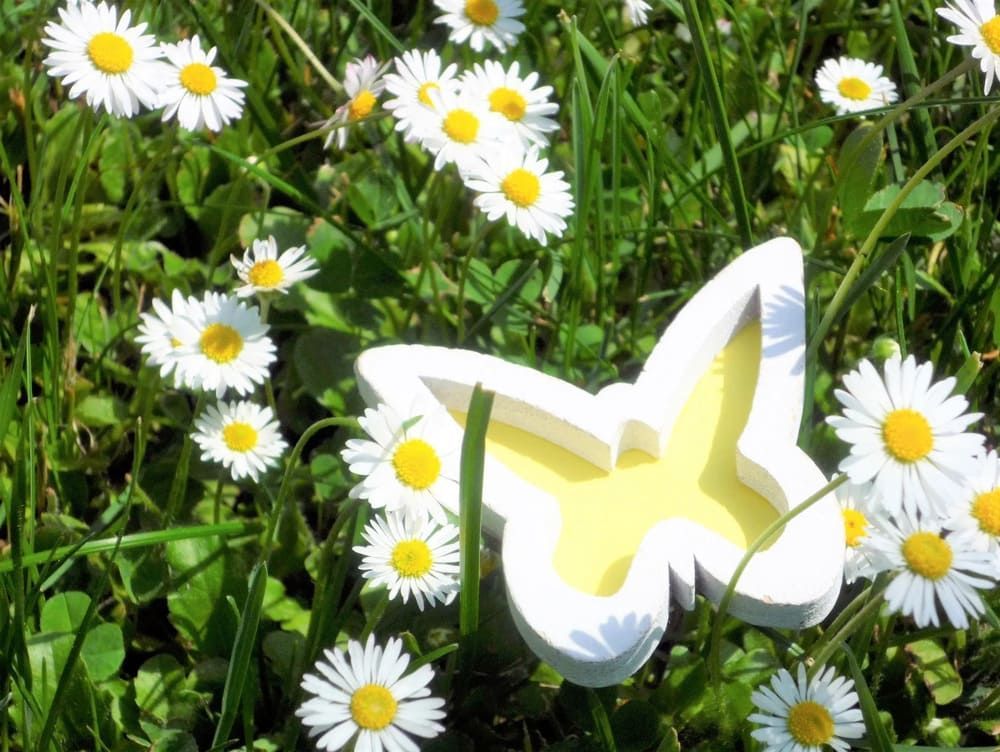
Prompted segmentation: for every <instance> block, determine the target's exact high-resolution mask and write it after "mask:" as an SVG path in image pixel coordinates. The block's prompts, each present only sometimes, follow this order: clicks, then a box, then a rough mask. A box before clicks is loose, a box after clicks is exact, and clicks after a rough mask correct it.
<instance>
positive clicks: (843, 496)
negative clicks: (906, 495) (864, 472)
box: [834, 483, 874, 584]
mask: <svg viewBox="0 0 1000 752" xmlns="http://www.w3.org/2000/svg"><path fill="white" fill-rule="evenodd" d="M834 495H835V496H836V498H837V503H838V504H840V513H841V515H842V516H843V518H844V543H845V552H844V580H845V581H846V582H847V583H848V584H850V583H852V582H854V581H855V580H856V579H857V578H858V577H866V578H869V579H871V577H872V576H873V564H872V561H871V553H870V551H869V550H868V549H866V548H865V546H864V545H863V544H864V542H865V539H866V538H867V537H868V533H869V531H870V530H871V526H872V520H873V519H874V512H873V511H872V507H873V504H872V498H871V496H872V489H871V484H870V483H865V484H864V485H861V486H856V485H854V484H852V483H843V484H841V485H839V486H837V489H836V490H835V491H834Z"/></svg>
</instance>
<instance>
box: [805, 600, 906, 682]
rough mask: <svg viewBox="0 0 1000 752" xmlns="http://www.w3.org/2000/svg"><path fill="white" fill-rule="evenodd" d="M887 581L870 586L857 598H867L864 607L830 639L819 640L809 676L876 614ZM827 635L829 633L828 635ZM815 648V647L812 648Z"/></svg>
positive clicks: (880, 604)
mask: <svg viewBox="0 0 1000 752" xmlns="http://www.w3.org/2000/svg"><path fill="white" fill-rule="evenodd" d="M888 584H889V583H888V581H885V582H883V583H880V584H878V585H872V587H870V588H868V589H867V590H865V592H864V593H862V594H861V595H859V596H858V598H857V600H861V599H862V598H864V597H865V595H867V596H868V602H867V603H865V605H864V607H863V608H862V609H861V610H860V611H858V612H857V613H856V614H854V616H852V617H851V618H850V619H848V620H847V622H846V623H845V624H844V625H843V626H841V627H840V629H839V630H838V631H837V632H835V633H834V634H833V636H832V637H828V636H827V635H826V634H825V635H823V637H822V638H820V642H821V643H822V644H821V646H820V649H819V650H817V651H816V652H815V653H814V654H813V655H812V661H813V662H812V666H810V667H809V675H810V676H812V675H813V674H814V673H816V671H817V670H818V669H820V668H821V667H823V666H825V665H826V662H827V661H828V660H830V656H832V655H833V653H834V651H835V650H836V649H837V647H838V646H839V645H840V643H842V642H843V641H844V640H846V639H847V637H848V636H849V635H851V634H853V633H854V632H855V631H856V630H857V629H858V627H859V626H861V624H863V623H864V622H865V620H866V619H868V617H869V616H871V614H872V612H877V611H878V609H879V608H881V606H882V601H883V598H882V593H883V591H884V590H885V588H886V586H887V585H888ZM828 634H829V633H828ZM813 647H814V648H815V647H816V646H815V645H814V646H813Z"/></svg>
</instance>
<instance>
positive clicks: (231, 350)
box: [175, 292, 275, 397]
mask: <svg viewBox="0 0 1000 752" xmlns="http://www.w3.org/2000/svg"><path fill="white" fill-rule="evenodd" d="M177 339H178V340H180V342H181V343H182V344H181V347H180V351H179V353H178V359H177V365H176V369H177V372H176V376H175V378H176V380H177V381H178V382H179V383H183V384H184V385H185V386H187V387H189V388H191V389H203V390H205V391H214V392H215V394H216V396H217V397H222V395H223V394H224V393H225V391H226V389H229V388H232V389H234V390H236V393H237V394H241V395H242V394H246V393H248V392H250V391H252V390H253V386H254V384H262V383H263V382H264V379H266V378H267V375H268V366H269V365H270V364H271V363H272V361H274V358H275V354H274V343H273V342H272V341H271V340H270V338H269V337H268V336H267V325H266V324H264V323H263V322H262V321H261V320H260V313H259V311H258V310H257V308H256V307H255V306H254V307H248V306H247V305H246V304H244V303H241V302H240V301H239V300H237V299H236V298H230V297H229V296H227V295H220V294H219V293H214V292H207V293H205V297H204V299H203V300H202V301H201V303H199V304H198V305H193V306H189V307H188V311H187V315H186V316H185V317H183V318H179V319H177Z"/></svg>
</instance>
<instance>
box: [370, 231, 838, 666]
mask: <svg viewBox="0 0 1000 752" xmlns="http://www.w3.org/2000/svg"><path fill="white" fill-rule="evenodd" d="M755 320H759V321H760V325H761V357H760V363H759V367H758V373H757V387H756V391H755V393H754V396H753V399H752V403H751V407H750V414H749V417H748V419H747V422H746V425H745V427H744V428H743V431H742V433H741V434H740V437H739V439H738V441H737V447H736V452H737V457H736V470H737V476H738V478H739V479H740V481H742V482H743V483H744V484H746V485H747V486H749V487H750V488H751V489H753V490H754V491H756V492H757V493H758V494H760V495H761V496H763V497H764V498H765V499H767V500H768V501H769V502H770V503H771V505H772V506H774V507H775V509H776V510H777V511H778V512H779V513H784V512H786V511H788V510H789V509H790V508H792V507H794V506H796V505H798V504H800V503H801V502H803V501H804V500H805V499H807V498H808V497H809V496H811V495H812V494H814V493H815V492H816V491H818V490H819V489H820V488H822V487H823V486H824V485H825V484H826V478H825V477H824V475H823V473H822V472H821V471H820V469H819V468H818V467H817V466H816V465H815V463H814V462H813V461H812V460H811V459H810V458H809V457H808V455H806V454H805V452H803V451H802V450H801V449H799V447H798V446H797V445H796V437H797V434H798V429H799V422H800V419H801V415H802V405H803V392H804V362H805V361H804V358H805V296H804V292H803V281H802V252H801V249H800V247H799V245H798V243H796V242H795V241H794V240H792V239H790V238H776V239H774V240H771V241H768V242H766V243H763V244H761V245H758V246H756V247H754V248H751V249H749V250H747V251H745V252H744V253H743V254H741V255H740V256H739V257H737V258H736V259H735V260H734V261H732V262H731V263H730V264H729V265H728V266H727V267H725V268H724V269H723V270H722V271H720V272H719V273H718V274H717V275H716V276H715V277H714V278H713V279H712V280H710V281H709V282H708V283H707V284H706V285H705V286H704V287H702V289H701V290H699V291H698V292H697V293H696V294H695V295H694V296H693V297H692V298H691V299H690V300H689V301H688V303H687V304H686V305H685V306H684V307H683V308H682V309H681V310H680V312H679V313H678V314H677V315H676V316H675V318H674V320H673V321H672V322H671V323H670V325H669V326H668V327H667V329H666V330H665V331H664V333H663V335H662V336H661V338H660V340H659V342H658V343H657V344H656V346H655V347H654V348H653V351H652V352H651V353H650V356H649V358H648V359H647V361H646V364H645V366H644V367H643V369H642V371H641V373H640V374H639V376H638V377H637V378H636V380H635V382H634V383H631V384H629V383H616V384H612V385H610V386H608V387H605V388H604V389H602V390H601V391H600V392H599V393H598V394H596V395H593V394H590V393H589V392H586V391H584V390H582V389H579V388H578V387H575V386H573V385H572V384H569V383H567V382H565V381H562V380H561V379H558V378H555V377H553V376H549V375H547V374H544V373H541V372H540V371H536V370H534V369H531V368H528V367H526V366H521V365H516V364H513V363H508V362H506V361H504V360H502V359H499V358H496V357H493V356H489V355H483V354H480V353H475V352H472V351H468V350H460V349H452V348H445V347H434V346H426V345H389V346H384V347H376V348H372V349H369V350H366V351H364V352H362V353H361V355H359V357H358V359H357V361H356V363H355V371H356V373H357V377H358V386H359V390H360V392H361V394H362V397H363V398H364V400H365V402H366V403H367V404H368V405H370V406H372V407H374V406H376V405H378V404H379V403H385V404H387V405H389V406H390V407H392V408H394V409H395V410H396V411H397V412H399V414H401V415H405V414H407V413H408V412H412V406H413V405H414V404H415V403H422V404H425V405H428V406H433V407H436V408H438V409H440V407H441V406H443V407H444V408H447V409H449V410H457V411H461V412H464V411H465V410H467V406H468V403H469V399H470V397H471V394H472V389H473V387H474V385H475V384H477V383H481V384H482V385H483V387H484V388H486V389H489V390H491V391H493V392H495V395H496V396H495V398H494V405H493V412H492V416H491V420H497V421H501V422H503V423H507V424H510V425H512V426H514V427H516V428H519V429H522V430H525V431H528V432H531V433H533V434H536V435H538V436H540V437H542V438H544V439H547V440H548V441H550V442H552V443H554V444H557V445H559V446H561V447H563V448H565V449H567V450H569V451H571V452H574V453H575V454H577V455H579V456H581V457H583V458H584V459H586V460H588V461H589V462H591V463H593V464H594V465H597V466H598V467H601V468H603V469H605V470H608V471H610V470H612V469H614V467H615V463H616V460H617V457H618V455H619V454H620V453H621V452H624V451H627V450H629V449H640V450H642V451H644V452H646V453H647V454H649V455H651V456H653V457H659V456H660V455H661V454H662V452H663V450H664V449H665V447H666V445H667V442H668V441H669V438H670V435H671V430H672V428H673V425H674V422H675V421H676V419H677V416H678V415H679V413H680V411H681V409H682V408H683V406H684V404H685V401H686V400H687V397H688V396H689V394H690V392H691V390H692V389H693V387H694V385H695V383H696V382H697V380H698V379H699V378H700V377H701V375H702V374H703V373H704V372H705V370H706V368H708V366H709V365H710V364H711V363H712V361H713V359H714V358H715V356H716V355H717V354H718V353H719V352H720V351H721V350H722V349H723V348H724V347H725V346H726V345H727V344H728V343H729V342H730V340H731V339H732V338H733V336H734V335H735V334H736V333H737V332H739V331H740V330H741V329H742V328H743V327H744V326H745V325H746V324H748V323H750V322H752V321H755ZM440 424H441V426H442V430H445V431H448V432H450V433H451V436H450V437H449V439H450V440H453V441H454V442H455V443H456V444H457V443H459V442H460V441H461V432H462V428H461V426H459V424H458V423H457V422H456V421H454V420H452V419H451V418H450V417H449V416H447V414H444V420H442V421H440ZM483 507H484V518H483V523H484V527H485V529H486V531H487V532H488V533H489V534H491V535H492V536H494V537H496V538H498V539H500V540H501V541H502V543H501V549H502V551H501V555H502V561H503V572H504V577H505V582H506V588H507V594H508V599H509V603H510V607H511V612H512V615H513V617H514V622H515V624H516V625H517V627H518V630H519V631H520V632H521V634H522V636H523V637H524V639H525V641H526V642H527V644H528V645H529V647H530V648H531V649H532V650H533V652H534V653H535V654H536V655H538V656H539V657H540V658H542V659H543V660H545V661H546V662H548V663H549V664H551V665H552V666H553V667H554V668H555V669H556V670H557V671H559V672H560V673H561V674H562V675H563V676H565V677H566V678H568V679H570V680H571V681H573V682H575V683H577V684H581V685H584V686H609V685H613V684H617V683H619V682H621V681H622V680H623V679H625V678H626V677H628V676H629V675H630V674H632V673H633V672H635V671H636V670H637V669H638V668H639V667H640V666H642V664H643V663H644V662H645V661H646V660H647V659H648V658H649V656H650V655H651V654H652V652H653V651H654V650H655V648H656V646H657V644H658V643H659V642H660V639H661V637H662V635H663V633H664V631H665V629H666V627H667V622H668V618H669V615H670V606H671V602H672V600H673V601H675V602H677V603H678V604H679V605H680V606H681V607H683V608H685V609H691V608H693V606H694V601H695V593H701V594H702V595H704V596H705V597H706V598H708V599H709V600H711V601H713V602H715V603H718V601H719V600H720V599H721V597H722V594H723V592H724V591H725V589H726V586H727V584H728V582H729V580H730V578H731V577H732V574H733V572H734V570H735V568H736V566H737V564H738V562H739V561H740V559H741V558H742V556H743V554H744V550H743V549H740V548H739V547H737V546H736V545H734V544H733V543H731V542H729V541H728V540H726V539H725V538H723V537H722V536H721V535H719V534H718V533H717V532H715V531H713V530H710V529H709V528H707V527H704V526H702V525H701V524H699V523H696V522H693V521H691V520H687V519H684V518H670V519H667V520H663V521H660V522H657V523H656V524H654V525H653V526H652V527H651V528H650V529H649V531H648V532H647V533H646V534H645V536H644V538H643V539H642V542H641V543H640V545H639V548H638V550H637V552H636V554H635V556H634V558H633V559H632V562H631V565H630V567H629V570H628V573H627V575H626V577H625V581H624V583H623V585H622V586H621V588H620V589H619V590H618V591H617V592H615V593H614V594H612V595H609V596H599V595H592V594H589V593H584V592H581V591H579V590H577V589H575V588H573V587H571V586H570V585H568V584H567V583H566V582H565V581H564V580H563V579H562V578H561V577H560V576H559V574H558V573H557V572H556V570H555V568H554V565H553V556H554V552H555V548H556V544H557V542H558V539H559V532H560V528H561V525H562V522H561V516H560V511H559V506H558V502H557V501H556V500H555V499H554V498H553V497H551V496H550V495H549V494H548V493H546V492H545V491H543V490H542V489H540V488H537V487H535V486H533V485H532V484H530V483H529V482H527V481H526V480H524V479H522V478H520V477H519V476H517V475H516V474H514V473H513V472H511V471H510V470H509V469H507V468H506V467H505V466H504V465H503V464H502V463H501V462H500V461H499V460H497V459H496V458H494V457H492V456H490V455H489V451H488V450H487V456H486V464H485V472H484V484H483ZM449 511H450V512H452V513H453V514H457V513H458V509H457V508H455V509H449ZM843 562H844V533H843V522H842V518H841V515H840V511H839V507H838V506H837V503H836V501H835V499H834V496H833V494H828V495H827V496H826V497H824V498H823V499H821V500H820V501H819V502H818V503H817V504H815V505H813V506H812V507H810V508H809V509H808V510H806V511H805V512H804V513H802V514H800V515H799V516H797V517H796V518H795V519H793V520H791V521H790V522H789V523H788V524H787V525H786V526H785V528H784V530H783V531H782V533H781V534H780V536H779V537H778V538H777V540H776V541H774V542H773V543H772V544H771V545H770V546H769V547H768V548H767V549H765V550H763V551H760V552H758V553H757V554H755V555H754V556H753V558H752V559H751V560H750V562H749V564H748V566H747V568H746V569H745V570H744V572H743V575H742V576H741V578H740V580H739V582H738V585H737V588H736V591H735V595H734V598H733V600H732V602H731V604H730V613H731V614H733V615H734V616H737V617H739V618H741V619H743V620H744V621H747V622H749V623H751V624H758V625H768V626H774V627H786V628H801V627H806V626H811V625H813V624H816V623H818V622H819V621H821V620H822V619H823V618H824V617H825V616H826V615H827V614H828V613H829V611H830V610H831V609H832V607H833V605H834V602H835V601H836V598H837V595H838V593H839V591H840V586H841V582H842V580H843Z"/></svg>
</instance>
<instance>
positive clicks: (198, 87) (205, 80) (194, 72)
mask: <svg viewBox="0 0 1000 752" xmlns="http://www.w3.org/2000/svg"><path fill="white" fill-rule="evenodd" d="M218 83H219V82H218V80H217V79H216V77H215V71H213V70H212V69H211V68H209V67H208V66H207V65H205V64H204V63H189V64H188V65H185V66H184V68H183V69H182V70H181V86H183V87H184V88H185V89H187V90H188V91H190V92H191V93H192V94H197V95H198V96H200V97H204V96H207V95H209V94H211V93H212V92H213V91H215V87H216V86H217V85H218Z"/></svg>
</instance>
